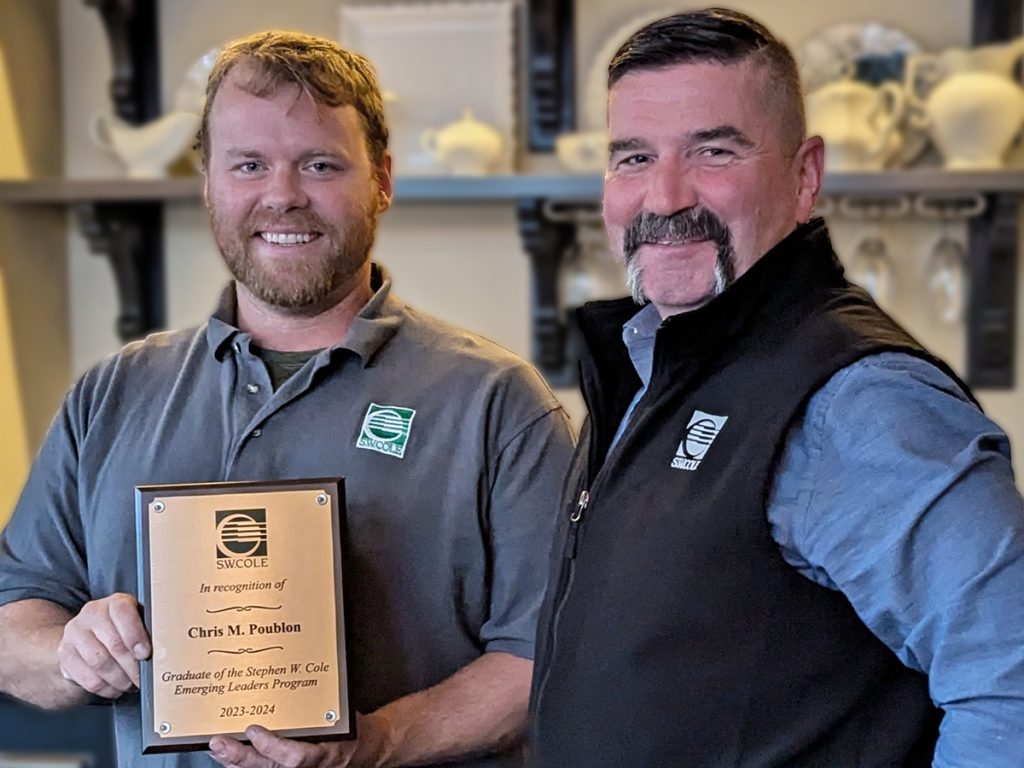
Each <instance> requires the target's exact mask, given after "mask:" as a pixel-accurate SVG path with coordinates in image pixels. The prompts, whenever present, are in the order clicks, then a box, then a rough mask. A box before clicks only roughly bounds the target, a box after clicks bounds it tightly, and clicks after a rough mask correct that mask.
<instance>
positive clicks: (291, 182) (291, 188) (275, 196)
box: [263, 168, 309, 212]
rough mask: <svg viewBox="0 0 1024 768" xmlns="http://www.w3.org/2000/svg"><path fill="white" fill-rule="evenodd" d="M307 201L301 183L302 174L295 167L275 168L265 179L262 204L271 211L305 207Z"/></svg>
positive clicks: (307, 198)
mask: <svg viewBox="0 0 1024 768" xmlns="http://www.w3.org/2000/svg"><path fill="white" fill-rule="evenodd" d="M308 203H309V197H308V196H307V195H306V192H305V189H304V188H303V185H302V176H301V174H300V173H299V171H298V170H297V169H295V168H277V169H275V170H274V171H273V172H271V174H270V176H269V178H268V180H267V188H266V189H265V190H264V193H263V205H264V206H265V207H266V208H269V209H270V210H272V211H278V212H283V211H289V210H292V209H293V208H305V207H306V205H308Z"/></svg>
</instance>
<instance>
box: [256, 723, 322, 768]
mask: <svg viewBox="0 0 1024 768" xmlns="http://www.w3.org/2000/svg"><path fill="white" fill-rule="evenodd" d="M245 735H246V736H247V737H248V739H249V741H251V742H252V746H253V747H254V748H255V749H256V750H257V751H258V752H259V753H260V754H261V755H264V756H266V757H268V758H270V759H271V760H272V761H273V763H276V764H277V765H280V766H282V768H315V766H317V765H319V764H320V761H321V758H322V757H323V750H322V749H321V748H320V747H319V746H318V745H316V744H308V743H306V742H304V741H292V740H291V739H282V738H281V737H280V736H277V735H275V734H274V733H272V732H270V731H268V730H267V729H266V728H264V727H263V726H261V725H250V726H249V727H248V728H246V729H245ZM243 768H249V766H243ZM253 768H257V767H256V766H253Z"/></svg>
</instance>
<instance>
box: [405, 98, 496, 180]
mask: <svg viewBox="0 0 1024 768" xmlns="http://www.w3.org/2000/svg"><path fill="white" fill-rule="evenodd" d="M420 144H421V146H422V147H423V149H424V150H425V151H426V152H427V153H428V154H430V155H432V156H433V157H435V158H436V159H437V160H438V161H439V162H440V163H441V165H442V166H443V167H444V168H445V170H447V171H448V172H449V173H451V174H453V175H455V176H484V175H486V174H487V173H489V172H490V171H491V169H492V168H493V167H494V164H495V163H496V162H497V160H498V158H499V157H500V156H501V149H502V141H501V134H499V133H498V132H497V131H496V130H495V129H494V128H492V127H491V126H490V125H488V124H487V123H484V122H481V121H479V120H477V119H476V118H475V117H473V111H472V110H470V109H466V110H464V111H463V113H462V118H461V119H460V120H456V121H455V122H454V123H450V124H448V125H446V126H444V127H443V128H440V129H433V128H428V129H427V130H425V131H424V132H423V133H422V134H421V135H420Z"/></svg>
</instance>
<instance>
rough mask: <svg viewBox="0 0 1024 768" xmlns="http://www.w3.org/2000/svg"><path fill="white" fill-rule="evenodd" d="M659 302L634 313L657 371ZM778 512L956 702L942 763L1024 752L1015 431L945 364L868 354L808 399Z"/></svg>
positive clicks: (773, 506)
mask: <svg viewBox="0 0 1024 768" xmlns="http://www.w3.org/2000/svg"><path fill="white" fill-rule="evenodd" d="M660 325H661V317H660V316H659V315H658V312H657V309H656V308H655V307H654V306H653V305H650V304H648V305H647V306H646V307H644V308H643V309H642V310H640V311H639V312H638V313H637V314H636V315H635V316H634V317H633V318H632V319H631V320H630V321H629V322H628V323H626V324H625V325H624V326H623V340H624V341H625V344H626V348H627V350H628V351H629V355H630V358H631V359H632V361H633V365H634V366H635V368H636V371H637V373H638V374H639V376H640V380H641V382H643V383H642V386H641V389H640V392H638V393H637V395H636V397H634V399H633V402H632V403H631V404H630V406H629V409H628V411H627V412H626V416H625V417H624V418H623V420H622V423H621V424H620V425H619V429H618V432H617V434H616V435H615V440H616V441H618V439H619V437H620V436H621V435H622V432H623V429H624V428H625V426H626V424H627V423H628V421H629V419H630V417H631V416H632V413H633V410H634V408H635V406H636V404H637V403H638V402H639V400H640V398H641V396H642V395H643V393H644V392H645V391H646V389H647V386H648V385H649V383H650V379H651V367H652V364H653V356H654V340H655V333H656V331H657V329H658V327H659V326H660ZM767 516H768V522H769V525H770V526H771V530H772V536H773V538H774V539H775V541H776V542H777V543H778V545H779V548H780V550H781V552H782V555H783V557H784V558H785V560H786V562H788V563H789V564H791V565H792V566H793V567H794V568H796V569H797V570H798V571H799V572H800V573H801V574H802V575H804V576H806V577H807V578H808V579H810V580H812V581H814V582H816V583H818V584H821V585H822V586H824V587H827V588H829V589H836V590H839V591H841V592H842V593H843V594H844V595H846V597H847V599H848V600H849V601H850V603H851V605H852V606H853V608H854V610H855V611H856V612H857V615H858V616H860V618H861V620H862V621H863V622H864V623H865V625H867V627H868V628H870V629H871V631H872V632H874V634H875V635H876V636H878V638H879V639H880V640H882V642H884V643H885V644H886V645H887V646H889V648H891V649H892V651H893V652H894V653H895V654H896V655H897V656H898V657H899V659H900V660H901V661H902V662H903V663H904V664H906V665H907V666H908V667H910V668H912V669H916V670H918V671H921V672H924V673H925V674H927V675H928V685H929V691H930V693H931V697H932V700H933V701H934V702H935V705H936V706H938V707H941V708H942V709H943V710H944V711H945V713H946V716H945V718H944V719H943V722H942V728H941V734H940V738H939V743H938V746H937V748H936V752H935V760H934V763H933V766H934V767H935V768H965V767H967V766H978V768H1011V767H1012V768H1020V767H1021V766H1024V500H1022V499H1021V495H1020V493H1019V492H1018V490H1017V488H1016V486H1015V485H1014V479H1013V468H1012V466H1011V464H1010V445H1009V441H1008V440H1007V437H1006V434H1005V433H1004V432H1003V431H1002V430H1001V429H1000V428H999V427H998V426H997V425H996V424H995V423H993V422H992V421H991V420H990V419H988V418H987V417H985V415H984V414H982V413H981V411H979V410H978V408H977V407H976V406H975V405H974V404H973V403H971V402H970V401H969V400H968V399H967V398H966V397H965V396H964V394H963V393H962V392H961V391H960V389H959V388H958V387H957V385H956V384H955V383H954V382H953V381H951V380H950V379H949V377H948V376H946V375H945V374H944V373H943V372H942V371H940V370H939V369H938V368H936V367H935V366H933V365H931V364H930V363H927V362H925V361H923V360H920V359H918V358H915V357H912V356H910V355H905V354H901V353H895V352H890V353H883V354H879V355H873V356H870V357H866V358H864V359H862V360H860V361H858V362H857V363H854V364H853V365H850V366H848V367H847V368H844V369H842V370H841V371H839V372H838V373H836V374H835V375H834V376H833V377H832V378H831V379H830V380H829V381H828V383H827V384H826V385H825V386H824V387H822V388H821V389H820V390H819V391H818V392H817V393H815V394H814V396H813V397H812V398H811V399H810V401H809V402H808V406H807V410H806V412H805V414H804V416H803V418H802V419H801V420H800V421H798V422H797V423H796V424H795V425H794V426H793V427H792V429H791V430H790V432H789V434H788V436H787V438H786V442H785V445H784V446H783V449H782V454H781V458H780V463H779V466H778V469H777V474H776V480H775V486H774V488H773V490H772V493H771V495H770V497H769V500H768V507H767Z"/></svg>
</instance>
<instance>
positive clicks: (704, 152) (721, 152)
mask: <svg viewBox="0 0 1024 768" xmlns="http://www.w3.org/2000/svg"><path fill="white" fill-rule="evenodd" d="M697 154H698V155H699V156H700V157H706V158H708V159H710V160H723V159H727V158H731V157H732V156H733V152H732V151H731V150H728V149H723V148H722V147H704V148H702V149H701V150H699V151H698V152H697Z"/></svg>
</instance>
